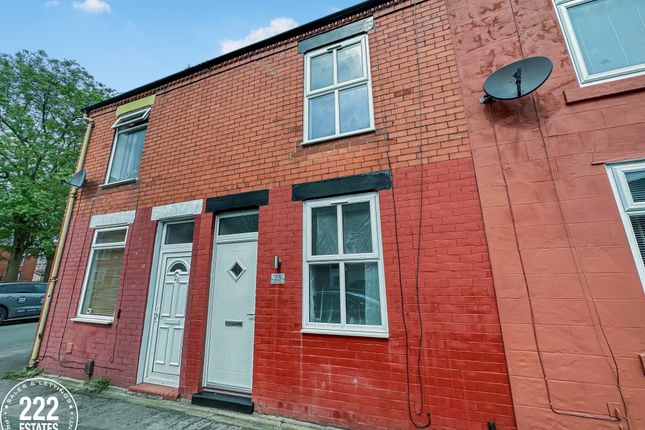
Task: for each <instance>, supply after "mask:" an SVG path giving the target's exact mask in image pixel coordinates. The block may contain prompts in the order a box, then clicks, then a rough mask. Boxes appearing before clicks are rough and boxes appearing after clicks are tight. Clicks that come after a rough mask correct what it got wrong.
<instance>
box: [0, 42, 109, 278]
mask: <svg viewBox="0 0 645 430" xmlns="http://www.w3.org/2000/svg"><path fill="white" fill-rule="evenodd" d="M113 94H114V91H113V90H111V89H109V88H107V87H106V86H104V85H103V84H100V83H98V82H96V81H95V80H94V78H93V77H92V76H91V75H90V74H89V73H88V72H87V71H86V70H85V69H84V68H83V67H81V66H80V65H79V64H78V63H76V62H75V61H71V60H57V59H54V58H50V57H48V56H47V54H46V53H45V52H44V51H37V52H30V51H20V52H17V53H16V54H14V55H9V54H3V53H0V250H4V251H9V252H8V260H9V261H8V269H7V275H6V280H7V281H11V280H15V279H16V278H17V275H18V266H19V264H20V259H21V257H22V256H23V255H25V254H26V253H28V254H31V255H38V254H39V253H43V254H44V255H45V256H46V257H47V258H48V260H51V257H52V256H53V254H54V250H55V246H56V245H55V242H56V239H57V235H58V231H59V229H60V223H61V219H62V216H63V212H64V210H65V202H66V197H67V193H68V191H69V187H68V186H66V185H63V184H61V183H60V179H63V178H69V177H70V176H71V175H72V174H73V173H74V167H75V161H76V158H77V155H78V150H79V147H80V144H81V141H82V138H83V132H84V129H85V125H84V121H83V114H82V108H83V107H85V106H88V105H90V104H92V103H95V102H97V101H99V100H102V99H104V98H106V97H109V96H111V95H113ZM5 254H6V253H5Z"/></svg>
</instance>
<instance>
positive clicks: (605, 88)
mask: <svg viewBox="0 0 645 430" xmlns="http://www.w3.org/2000/svg"><path fill="white" fill-rule="evenodd" d="M643 89H645V75H643V76H634V77H632V78H626V79H621V80H616V81H610V82H599V83H596V84H594V85H589V86H585V87H577V88H569V89H566V90H564V97H565V99H566V101H567V104H573V103H579V102H585V101H588V100H594V99H599V98H602V97H609V96H617V95H621V94H625V93H629V92H632V91H639V90H643Z"/></svg>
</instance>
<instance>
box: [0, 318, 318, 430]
mask: <svg viewBox="0 0 645 430" xmlns="http://www.w3.org/2000/svg"><path fill="white" fill-rule="evenodd" d="M36 325H37V322H34V321H33V320H31V321H14V322H8V323H5V324H4V325H1V326H0V374H2V373H5V372H9V371H14V372H17V371H20V370H23V369H24V368H25V367H26V366H27V362H28V360H29V354H30V353H31V346H32V342H33V340H34V335H35V332H36ZM41 376H45V375H41ZM45 377H47V378H50V379H54V380H57V381H58V382H60V383H62V384H63V385H64V386H65V387H66V388H67V389H68V390H69V391H70V392H71V393H72V395H73V396H74V399H75V400H76V404H77V406H78V416H79V421H78V429H82V430H85V429H88V430H113V429H114V430H116V429H119V430H120V429H128V428H130V429H137V430H139V429H141V430H147V429H150V430H167V429H178V430H206V429H212V430H255V429H262V430H264V429H266V430H278V429H279V430H324V429H329V427H322V426H318V425H315V424H309V423H304V422H300V421H295V420H291V419H288V418H281V417H273V416H267V415H261V414H253V415H247V414H240V413H236V412H231V411H226V410H221V409H214V408H205V407H201V406H194V405H192V404H191V403H190V402H189V401H187V400H185V399H180V400H178V401H172V400H162V399H160V398H154V397H151V396H145V395H141V394H134V393H130V392H128V391H127V390H125V389H122V388H116V387H109V388H108V389H107V390H106V391H103V392H101V393H98V394H97V393H91V392H88V391H87V390H85V389H84V387H83V384H82V382H81V381H78V380H74V379H70V378H62V377H56V376H52V375H46V376H45ZM20 382H21V380H2V379H0V402H1V401H2V400H3V399H4V398H5V396H6V395H7V394H8V393H9V392H10V391H11V389H12V388H13V387H14V386H15V385H16V384H18V383H20ZM41 395H43V396H46V395H47V394H45V393H42V394H41ZM7 409H8V413H9V415H10V416H13V417H16V418H17V417H18V416H19V415H20V412H21V410H22V407H21V406H19V405H17V404H16V405H14V406H12V407H9V408H7Z"/></svg>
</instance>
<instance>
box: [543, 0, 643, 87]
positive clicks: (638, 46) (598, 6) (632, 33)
mask: <svg viewBox="0 0 645 430" xmlns="http://www.w3.org/2000/svg"><path fill="white" fill-rule="evenodd" d="M555 5H556V9H557V12H558V16H559V19H560V22H561V24H562V28H563V30H564V35H565V38H566V41H567V45H568V47H569V50H570V52H571V57H572V58H573V63H574V66H575V69H576V73H577V74H578V79H579V80H580V82H581V83H583V84H584V83H590V82H597V81H602V80H608V79H613V78H618V77H627V76H633V75H637V74H643V73H645V2H644V1H643V0H555Z"/></svg>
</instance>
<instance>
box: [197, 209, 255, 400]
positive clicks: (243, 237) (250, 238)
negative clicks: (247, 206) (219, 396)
mask: <svg viewBox="0 0 645 430" xmlns="http://www.w3.org/2000/svg"><path fill="white" fill-rule="evenodd" d="M258 213H259V211H258V210H257V209H254V210H245V211H238V212H227V213H222V214H218V215H217V216H216V220H215V232H214V246H213V258H212V259H211V277H210V287H209V293H208V294H209V295H208V317H207V320H206V343H205V346H204V363H203V371H202V387H207V388H210V389H216V390H222V391H229V392H236V393H242V394H251V390H242V389H240V388H239V387H227V386H224V385H218V386H212V385H208V384H207V380H208V374H207V371H208V370H207V369H208V363H209V359H208V355H209V353H210V339H211V331H212V329H211V325H212V324H211V321H213V317H214V316H213V298H214V297H215V294H214V293H215V291H214V290H215V270H216V269H217V268H216V267H215V264H216V262H217V245H218V244H222V243H236V242H257V241H258V232H257V231H256V232H253V233H240V234H229V235H226V236H224V237H219V225H220V221H221V220H222V219H224V218H233V217H238V216H242V215H252V214H258ZM255 264H256V268H257V254H256V259H255ZM256 270H257V269H256ZM256 288H257V277H256ZM256 296H257V292H256ZM253 339H254V340H253V344H252V345H251V347H252V348H254V346H255V329H254V333H253ZM251 365H253V363H251ZM252 371H253V369H251V372H252Z"/></svg>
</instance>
